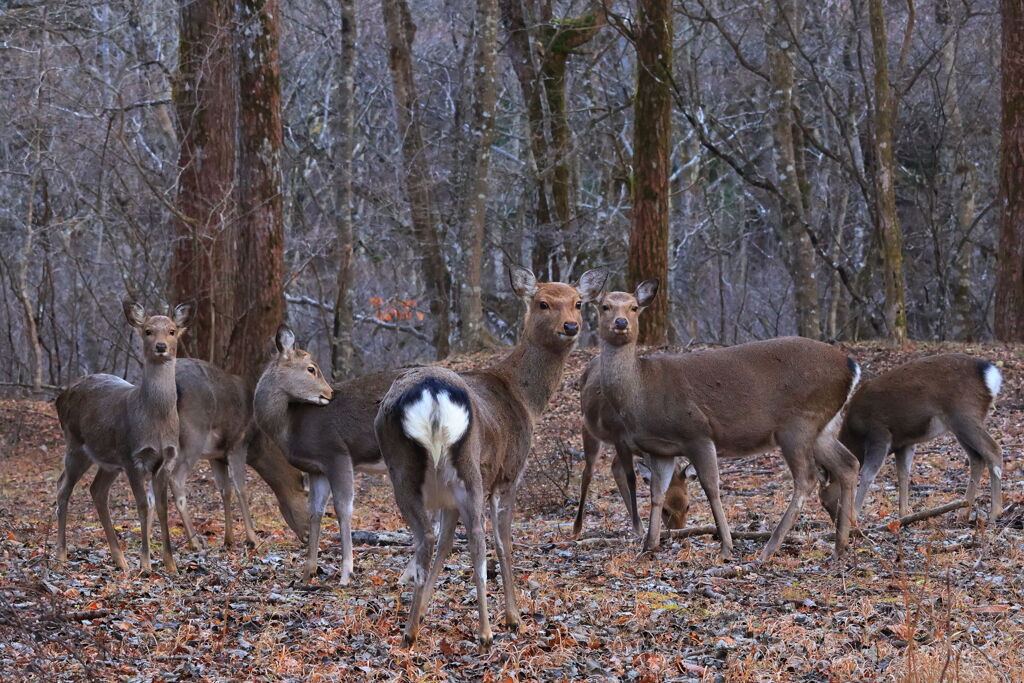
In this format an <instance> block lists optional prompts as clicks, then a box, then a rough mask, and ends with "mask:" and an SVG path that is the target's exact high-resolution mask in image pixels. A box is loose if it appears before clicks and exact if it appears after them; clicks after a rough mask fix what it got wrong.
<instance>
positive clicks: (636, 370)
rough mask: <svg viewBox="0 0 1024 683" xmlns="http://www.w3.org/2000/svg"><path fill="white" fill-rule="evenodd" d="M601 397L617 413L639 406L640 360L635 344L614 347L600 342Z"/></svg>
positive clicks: (599, 373)
mask: <svg viewBox="0 0 1024 683" xmlns="http://www.w3.org/2000/svg"><path fill="white" fill-rule="evenodd" d="M598 359H599V360H598V376H599V378H600V380H601V395H602V396H604V398H605V400H606V401H608V403H609V404H610V405H611V406H612V407H613V408H614V409H615V410H616V411H617V412H619V413H623V412H627V411H628V410H629V409H632V408H635V407H637V406H639V404H640V398H641V396H642V394H641V392H640V359H639V357H638V356H637V348H636V343H635V342H634V343H630V344H622V345H620V346H615V345H612V344H608V343H605V342H603V341H602V342H601V355H600V356H599V357H598Z"/></svg>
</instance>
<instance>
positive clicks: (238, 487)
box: [228, 441, 257, 547]
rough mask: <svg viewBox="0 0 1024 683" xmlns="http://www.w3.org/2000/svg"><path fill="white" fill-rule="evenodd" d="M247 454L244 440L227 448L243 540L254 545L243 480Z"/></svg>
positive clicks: (247, 499)
mask: <svg viewBox="0 0 1024 683" xmlns="http://www.w3.org/2000/svg"><path fill="white" fill-rule="evenodd" d="M248 456H249V451H248V448H247V447H246V445H245V442H244V441H240V442H239V443H236V444H235V445H234V446H232V447H231V449H230V450H228V474H229V476H230V480H231V486H232V487H234V489H235V493H236V494H238V509H239V511H240V512H241V513H242V526H243V527H244V528H245V542H246V543H248V544H249V545H250V546H252V547H255V546H256V542H257V539H256V529H255V527H254V526H253V523H252V512H251V511H250V510H249V489H248V487H247V486H246V482H245V475H246V471H245V465H246V461H247V459H248Z"/></svg>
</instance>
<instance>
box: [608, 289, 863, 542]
mask: <svg viewBox="0 0 1024 683" xmlns="http://www.w3.org/2000/svg"><path fill="white" fill-rule="evenodd" d="M657 292H658V281H657V280H647V281H645V282H642V283H641V284H640V286H639V287H637V289H636V292H635V294H627V293H626V292H610V293H606V294H604V295H603V296H602V297H601V298H600V299H599V301H598V304H599V309H600V310H599V323H598V326H599V329H598V333H599V335H600V339H601V354H600V356H599V357H598V360H599V365H598V371H597V372H598V375H599V377H600V383H601V392H602V395H603V397H604V400H606V401H607V402H608V403H609V405H610V407H611V408H612V410H613V411H615V412H617V413H618V414H619V415H621V420H622V424H623V434H622V436H621V440H622V441H623V442H624V443H625V444H626V446H627V447H628V448H629V449H630V450H631V451H632V452H634V453H635V452H642V453H646V454H647V456H648V462H649V464H650V468H651V518H650V524H649V526H648V529H647V539H646V541H645V542H644V548H645V549H646V550H655V549H656V548H658V546H659V543H660V535H661V510H662V506H663V504H664V498H665V491H666V489H667V488H668V484H669V480H670V478H671V474H672V472H673V466H674V463H675V459H676V457H677V456H684V457H686V458H687V459H688V460H689V461H690V463H691V464H692V465H693V467H694V469H695V470H696V471H697V478H698V479H699V480H700V483H701V486H702V488H703V489H704V493H705V494H706V495H707V498H708V502H709V504H710V506H711V512H712V515H713V516H714V519H715V525H716V526H717V527H718V533H719V537H720V538H721V543H722V557H723V559H725V560H728V559H730V558H731V556H732V537H731V535H730V533H729V525H728V522H727V521H726V518H725V513H724V511H723V510H722V503H721V501H720V500H719V492H718V458H720V457H722V458H725V457H738V456H743V455H749V454H753V453H761V452H764V451H766V450H768V449H770V448H772V447H774V446H776V445H778V446H779V447H781V449H782V455H783V457H784V458H785V459H786V464H787V465H789V469H790V472H791V473H792V475H793V498H792V500H791V501H790V504H789V508H788V509H787V510H786V512H785V514H784V515H783V516H782V519H781V520H780V521H779V523H778V525H777V526H776V527H775V531H774V532H773V533H772V536H771V538H770V539H769V541H768V544H767V545H766V546H765V548H764V550H763V551H762V553H761V559H762V561H763V560H767V559H768V558H769V557H771V556H772V554H774V553H775V551H776V550H777V549H778V547H779V545H780V544H781V543H782V540H783V538H784V537H785V535H786V532H788V531H789V529H790V527H792V525H793V523H794V522H795V521H796V516H797V514H798V513H799V511H800V509H801V508H802V507H803V505H804V502H805V501H806V500H807V498H808V496H810V494H811V493H812V491H813V489H814V485H815V483H816V481H818V478H819V475H820V471H819V470H820V469H824V471H825V472H826V473H827V477H828V480H827V483H828V484H830V485H831V486H832V489H831V491H832V493H833V497H832V498H831V499H829V500H826V499H825V498H822V502H823V504H824V505H825V507H826V510H828V512H829V514H830V515H831V516H832V518H833V520H834V521H835V522H836V526H837V531H836V553H837V555H839V554H842V552H843V551H844V550H845V549H846V546H847V544H848V541H849V532H850V525H851V523H852V520H853V492H854V487H855V486H856V480H857V461H856V459H855V458H854V457H853V455H852V454H850V452H849V451H847V450H846V449H845V448H844V447H843V446H842V445H841V444H840V443H839V441H838V440H837V439H836V432H837V431H838V428H839V420H840V419H841V418H840V413H841V411H842V409H843V405H844V404H845V403H846V400H847V398H848V397H849V395H850V393H851V392H852V391H853V387H854V386H855V385H856V382H857V379H858V375H859V368H858V367H857V364H856V363H855V362H854V361H853V360H852V359H851V358H849V357H848V356H847V355H846V354H844V353H842V352H841V351H840V350H839V349H836V348H834V347H832V346H829V345H828V344H823V343H821V342H816V341H811V340H809V339H801V338H797V337H791V338H783V339H772V340H768V341H761V342H753V343H749V344H741V345H739V346H733V347H731V348H726V349H714V350H709V351H700V352H695V353H686V354H666V355H656V356H650V357H647V358H641V357H640V356H639V355H638V354H637V333H638V327H637V322H638V317H639V315H640V313H641V311H643V309H644V308H645V307H646V306H648V305H649V304H650V303H651V301H652V300H653V299H654V297H655V295H656V294H657ZM836 489H838V490H836ZM822 495H823V494H822Z"/></svg>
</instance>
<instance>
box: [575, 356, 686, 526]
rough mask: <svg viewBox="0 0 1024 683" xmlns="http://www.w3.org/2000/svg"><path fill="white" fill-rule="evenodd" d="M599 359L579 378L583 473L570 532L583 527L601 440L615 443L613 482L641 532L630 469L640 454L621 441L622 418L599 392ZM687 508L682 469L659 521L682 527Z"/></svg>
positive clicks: (669, 491) (669, 493)
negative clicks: (577, 505) (574, 518)
mask: <svg viewBox="0 0 1024 683" xmlns="http://www.w3.org/2000/svg"><path fill="white" fill-rule="evenodd" d="M599 363H600V361H599V359H598V358H597V357H595V358H594V359H593V360H591V361H590V363H588V364H587V367H586V369H585V370H584V371H583V376H582V378H581V379H580V386H581V387H582V388H581V389H580V408H581V410H582V413H583V457H584V464H583V476H582V477H581V479H580V503H579V508H578V509H577V510H576V521H575V522H574V523H573V528H572V533H573V536H576V537H578V536H579V535H580V533H581V532H582V531H583V515H584V511H585V509H586V505H587V492H588V491H589V490H590V481H591V479H592V478H593V476H594V463H595V462H597V457H598V456H599V455H600V454H601V444H602V443H607V444H612V445H613V446H614V447H615V459H614V460H612V476H613V477H614V479H615V485H616V487H617V488H618V489H619V495H620V496H622V502H624V503H625V504H626V509H627V510H628V511H629V517H630V520H631V522H632V527H633V533H634V534H635V535H637V536H643V534H644V525H643V523H642V522H641V521H640V511H639V509H638V508H637V504H636V472H635V470H634V469H633V458H634V457H637V458H641V457H643V456H642V454H639V453H637V454H635V455H634V454H633V453H632V452H631V451H630V450H629V447H628V446H627V445H626V443H625V441H623V436H624V435H625V428H624V425H623V422H622V418H621V416H620V415H619V413H617V412H616V411H615V410H613V409H612V408H611V406H610V405H609V404H608V402H607V401H605V400H604V399H603V398H602V395H601V379H600V376H599V373H598V371H597V369H598V366H599ZM689 508H690V492H689V488H688V487H687V482H686V476H685V473H684V472H682V471H679V470H678V469H677V471H676V472H675V473H674V474H673V475H672V481H671V482H670V483H669V486H668V490H667V492H666V494H665V502H664V505H663V506H662V522H663V523H664V525H665V527H666V528H668V529H682V528H683V527H685V526H686V515H687V512H688V510H689Z"/></svg>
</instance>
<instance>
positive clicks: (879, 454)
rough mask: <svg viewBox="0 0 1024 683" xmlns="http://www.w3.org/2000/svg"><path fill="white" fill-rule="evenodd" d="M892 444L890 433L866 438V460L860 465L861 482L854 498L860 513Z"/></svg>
mask: <svg viewBox="0 0 1024 683" xmlns="http://www.w3.org/2000/svg"><path fill="white" fill-rule="evenodd" d="M890 444H891V442H890V440H889V436H888V435H885V436H881V435H876V434H871V435H869V436H868V437H867V438H866V439H865V440H864V461H863V462H862V463H861V465H860V483H859V484H857V496H856V498H855V499H854V506H855V507H856V508H857V514H858V515H859V514H860V511H861V509H862V508H863V507H864V498H865V497H866V496H867V493H868V489H870V488H871V482H873V481H874V480H875V477H877V476H878V471H879V470H880V469H882V464H883V463H884V462H885V456H886V455H888V454H889V447H890Z"/></svg>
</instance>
